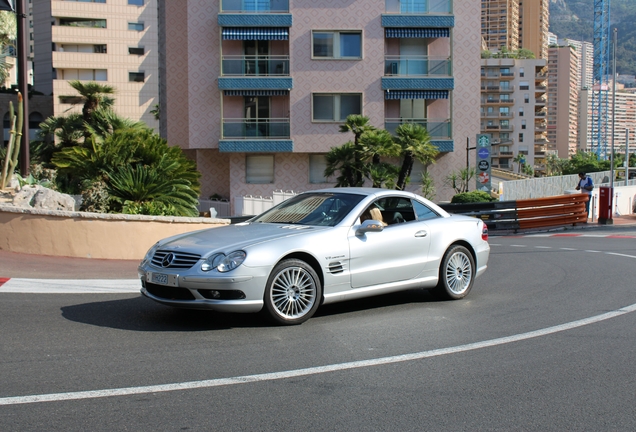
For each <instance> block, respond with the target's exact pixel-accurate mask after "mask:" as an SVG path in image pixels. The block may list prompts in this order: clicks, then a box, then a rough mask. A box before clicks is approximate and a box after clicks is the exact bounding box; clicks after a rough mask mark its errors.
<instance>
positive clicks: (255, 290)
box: [137, 265, 269, 313]
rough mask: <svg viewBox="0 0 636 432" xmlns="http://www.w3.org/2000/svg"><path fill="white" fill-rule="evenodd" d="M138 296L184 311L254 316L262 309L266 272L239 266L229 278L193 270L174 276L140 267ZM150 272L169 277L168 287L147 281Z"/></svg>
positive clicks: (267, 273)
mask: <svg viewBox="0 0 636 432" xmlns="http://www.w3.org/2000/svg"><path fill="white" fill-rule="evenodd" d="M137 272H138V274H139V278H140V280H141V286H142V288H141V294H143V295H144V296H146V297H148V298H149V299H152V300H154V301H156V302H158V303H161V304H164V305H167V306H172V307H178V308H185V309H205V310H214V311H220V312H241V313H243V312H244V313H253V312H258V311H260V310H261V309H262V308H263V295H264V292H265V284H266V282H267V277H268V275H269V271H268V269H265V268H249V267H242V268H241V272H236V274H233V275H232V276H227V275H226V274H223V275H221V274H219V273H216V274H214V273H209V274H202V273H201V272H198V273H197V272H196V271H193V270H188V271H186V272H185V273H182V274H177V273H174V272H170V273H168V272H166V271H164V270H161V269H155V268H152V267H150V266H148V265H142V266H140V267H139V268H138V270H137ZM151 273H162V274H166V273H167V274H168V275H169V280H170V281H171V285H163V284H162V285H159V284H155V283H151V282H150V274H151Z"/></svg>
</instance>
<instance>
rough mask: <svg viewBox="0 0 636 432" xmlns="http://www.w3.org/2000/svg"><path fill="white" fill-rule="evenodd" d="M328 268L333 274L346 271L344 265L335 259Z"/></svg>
mask: <svg viewBox="0 0 636 432" xmlns="http://www.w3.org/2000/svg"><path fill="white" fill-rule="evenodd" d="M328 270H329V273H331V274H338V273H342V272H343V271H344V266H343V264H342V263H341V262H340V261H335V262H331V263H329V266H328Z"/></svg>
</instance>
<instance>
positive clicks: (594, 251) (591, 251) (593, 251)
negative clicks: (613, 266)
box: [583, 250, 607, 253]
mask: <svg viewBox="0 0 636 432" xmlns="http://www.w3.org/2000/svg"><path fill="white" fill-rule="evenodd" d="M583 252H590V253H603V252H601V251H597V250H584V251H583ZM605 253H607V252H605Z"/></svg>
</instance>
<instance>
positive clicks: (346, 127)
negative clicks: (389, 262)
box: [340, 114, 375, 186]
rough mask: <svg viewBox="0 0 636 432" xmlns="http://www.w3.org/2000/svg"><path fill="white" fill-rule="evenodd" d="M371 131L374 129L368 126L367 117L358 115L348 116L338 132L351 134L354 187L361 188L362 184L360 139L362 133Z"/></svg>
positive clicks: (362, 163)
mask: <svg viewBox="0 0 636 432" xmlns="http://www.w3.org/2000/svg"><path fill="white" fill-rule="evenodd" d="M371 130H375V127H374V126H372V125H370V124H369V117H366V116H362V115H358V114H351V115H348V116H347V119H346V120H345V122H344V124H342V125H340V132H342V133H348V132H353V147H354V149H355V151H354V153H353V156H354V160H353V164H354V165H355V169H354V170H353V172H354V174H355V186H361V185H362V183H363V182H364V177H363V176H364V166H363V165H364V162H363V160H362V157H363V155H362V152H361V151H360V137H361V136H362V134H363V133H365V132H367V131H371ZM351 186H354V185H351Z"/></svg>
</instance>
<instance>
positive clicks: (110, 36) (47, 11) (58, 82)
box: [33, 0, 159, 129]
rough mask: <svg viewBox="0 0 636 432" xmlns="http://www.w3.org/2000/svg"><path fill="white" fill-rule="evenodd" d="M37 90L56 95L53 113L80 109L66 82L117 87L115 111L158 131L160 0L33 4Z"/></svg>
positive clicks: (46, 0)
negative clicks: (156, 111) (156, 116)
mask: <svg viewBox="0 0 636 432" xmlns="http://www.w3.org/2000/svg"><path fill="white" fill-rule="evenodd" d="M33 31H34V40H35V41H34V42H35V43H34V61H35V77H34V88H35V90H38V91H40V92H42V93H44V94H46V95H53V111H54V115H62V114H66V113H68V112H80V111H81V108H82V103H81V101H79V100H78V98H77V97H75V96H76V95H77V93H76V91H75V90H74V89H72V88H71V87H70V86H69V84H68V81H71V80H80V81H86V82H90V81H95V82H97V83H99V84H104V85H108V86H112V87H114V88H115V90H116V93H115V95H114V97H115V105H114V110H115V112H116V113H117V114H118V115H119V116H121V117H125V118H129V119H132V120H141V121H144V122H145V123H146V124H148V126H150V127H152V128H155V129H158V126H159V122H158V121H156V120H155V119H154V116H153V115H152V114H151V111H152V110H153V108H154V106H155V105H156V104H158V103H159V76H158V75H159V74H158V69H159V53H158V27H157V1H156V0H108V1H106V0H93V1H64V0H39V1H35V2H33Z"/></svg>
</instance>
